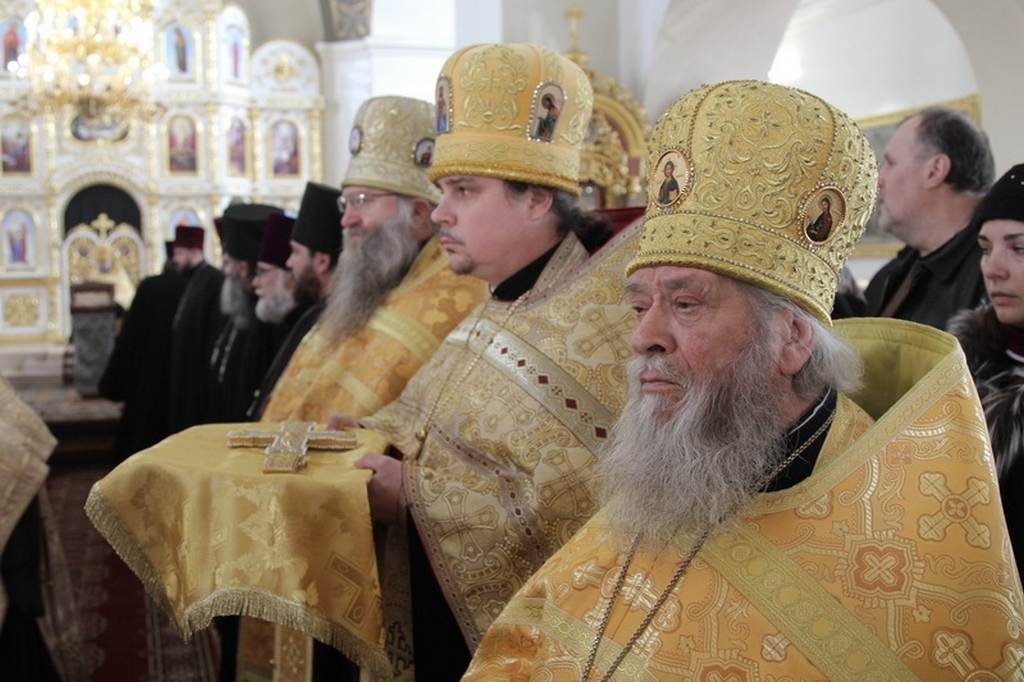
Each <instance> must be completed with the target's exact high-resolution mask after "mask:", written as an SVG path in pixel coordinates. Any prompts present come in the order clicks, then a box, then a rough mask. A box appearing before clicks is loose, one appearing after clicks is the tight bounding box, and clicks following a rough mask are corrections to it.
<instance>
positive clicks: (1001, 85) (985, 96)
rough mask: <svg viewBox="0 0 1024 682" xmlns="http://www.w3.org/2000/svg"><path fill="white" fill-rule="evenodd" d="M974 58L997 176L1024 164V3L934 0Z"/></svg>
mask: <svg viewBox="0 0 1024 682" xmlns="http://www.w3.org/2000/svg"><path fill="white" fill-rule="evenodd" d="M935 4H936V5H937V6H938V7H939V9H940V10H942V12H943V14H945V16H946V18H947V19H948V20H949V21H950V22H951V23H952V24H953V27H954V28H955V29H956V31H957V33H958V35H959V37H960V39H961V40H962V41H963V44H964V46H965V48H966V50H967V54H968V56H969V57H970V61H971V66H972V68H973V71H974V75H975V78H976V81H977V85H978V96H979V98H980V100H981V117H982V125H983V126H984V128H985V131H986V132H987V133H988V136H989V139H990V140H991V142H992V151H993V153H994V154H995V157H996V172H997V173H1004V172H1006V171H1007V170H1008V169H1009V168H1010V166H1012V165H1014V164H1016V163H1021V162H1022V161H1024V135H1022V134H1021V124H1020V121H1021V116H1022V112H1024V88H1021V64H1024V0H985V1H984V2H963V0H935Z"/></svg>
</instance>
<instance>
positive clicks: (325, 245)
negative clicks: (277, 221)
mask: <svg viewBox="0 0 1024 682" xmlns="http://www.w3.org/2000/svg"><path fill="white" fill-rule="evenodd" d="M340 196H341V190H338V189H335V188H334V187H328V186H327V185H321V184H320V183H318V182H307V183H306V191H305V192H303V194H302V205H301V206H299V215H298V217H297V218H296V219H295V228H294V229H293V230H292V241H296V242H298V243H300V244H302V245H303V246H305V247H306V248H307V249H309V250H310V251H323V252H324V253H328V254H330V255H331V257H334V256H335V255H336V254H337V253H338V252H339V251H340V250H341V211H340V210H338V197H340Z"/></svg>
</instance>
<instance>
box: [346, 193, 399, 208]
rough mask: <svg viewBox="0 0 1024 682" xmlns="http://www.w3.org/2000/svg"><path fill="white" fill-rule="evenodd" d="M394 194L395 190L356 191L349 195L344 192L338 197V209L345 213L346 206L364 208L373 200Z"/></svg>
mask: <svg viewBox="0 0 1024 682" xmlns="http://www.w3.org/2000/svg"><path fill="white" fill-rule="evenodd" d="M393 196H395V193H394V192H372V193H371V192H356V193H355V194H351V195H349V196H345V195H344V194H342V195H341V196H340V197H338V210H339V211H341V212H342V213H344V212H345V209H346V208H362V207H363V206H366V205H367V204H368V203H370V202H371V201H375V200H377V199H380V198H381V197H393Z"/></svg>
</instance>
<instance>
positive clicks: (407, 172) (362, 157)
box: [341, 96, 441, 204]
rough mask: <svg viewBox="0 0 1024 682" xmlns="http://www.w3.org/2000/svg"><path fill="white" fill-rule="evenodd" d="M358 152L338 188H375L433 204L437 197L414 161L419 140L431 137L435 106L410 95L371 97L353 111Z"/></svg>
mask: <svg viewBox="0 0 1024 682" xmlns="http://www.w3.org/2000/svg"><path fill="white" fill-rule="evenodd" d="M353 129H359V131H360V133H359V134H358V138H357V139H358V141H359V149H358V153H357V154H354V155H353V156H352V159H351V160H350V161H349V164H348V168H347V169H346V171H345V179H344V180H343V181H342V183H341V184H342V186H351V185H358V186H363V187H376V188H378V189H383V190H386V191H389V192H398V193H399V194H404V195H407V196H412V197H421V198H423V199H426V200H427V201H429V202H431V203H434V204H436V203H437V202H438V200H440V198H441V193H440V191H439V190H438V189H437V186H436V185H434V183H432V182H430V180H428V179H427V172H426V169H425V168H424V167H423V166H422V165H420V164H418V163H416V161H417V159H416V157H415V152H416V149H417V147H418V146H419V144H420V142H421V141H423V140H425V139H426V140H433V139H434V107H432V106H431V105H430V103H428V102H424V101H423V100H418V99H411V98H409V97H393V96H387V97H373V98H371V99H368V100H366V101H365V102H363V104H362V105H361V106H360V107H359V111H357V112H356V118H355V121H354V122H353Z"/></svg>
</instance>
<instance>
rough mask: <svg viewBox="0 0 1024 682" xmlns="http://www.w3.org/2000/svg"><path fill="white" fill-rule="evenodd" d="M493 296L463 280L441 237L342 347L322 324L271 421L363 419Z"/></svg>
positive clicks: (274, 402)
mask: <svg viewBox="0 0 1024 682" xmlns="http://www.w3.org/2000/svg"><path fill="white" fill-rule="evenodd" d="M486 295H487V287H486V286H485V285H484V283H483V282H482V281H480V280H478V279H474V278H472V277H464V276H460V275H456V274H455V273H454V272H452V270H451V268H450V267H448V258H447V257H446V255H445V253H444V250H442V249H441V247H440V245H439V243H438V241H437V239H436V238H434V239H431V240H429V241H428V242H427V243H426V244H425V245H424V246H423V248H422V249H421V250H420V253H419V255H417V257H416V260H415V261H413V264H412V266H411V267H410V268H409V272H408V273H407V274H406V276H405V278H404V279H403V280H402V283H401V284H399V285H398V286H397V287H396V288H395V289H394V290H392V291H391V292H390V293H389V294H388V296H387V298H385V299H384V301H383V302H382V303H381V305H380V306H379V307H378V308H377V310H376V311H374V313H373V316H372V317H371V318H370V320H369V321H368V322H367V323H366V326H365V327H363V329H361V330H359V331H358V332H356V333H355V334H352V335H351V336H349V337H348V338H346V339H344V340H342V341H341V342H339V343H337V344H335V342H334V341H333V340H331V338H330V335H329V334H328V333H327V330H325V329H324V328H323V326H322V325H321V324H317V325H315V326H314V327H313V328H312V329H311V330H310V331H309V333H307V334H306V336H305V338H303V339H302V342H301V343H300V344H299V347H298V348H297V349H296V350H295V354H294V355H293V356H292V359H291V361H290V362H289V363H288V367H287V369H285V371H284V374H283V375H281V378H280V379H279V380H278V382H277V385H276V386H275V387H274V390H273V392H272V393H271V394H270V400H269V402H268V403H267V409H266V411H265V412H264V414H263V421H266V422H278V421H315V422H319V423H324V422H325V421H327V420H328V419H329V418H330V417H331V416H333V415H335V414H345V415H349V416H352V417H362V416H365V415H368V414H372V413H373V412H374V411H376V410H378V409H380V408H381V407H383V406H384V405H387V404H388V403H389V402H391V401H392V400H394V399H395V398H397V397H398V394H399V393H401V392H402V388H403V387H404V386H405V382H407V381H408V380H409V378H410V377H411V376H412V375H413V374H415V373H416V370H418V369H419V368H420V365H422V364H423V363H424V362H426V360H427V358H429V357H430V356H431V355H432V354H433V352H434V351H435V350H436V349H437V347H438V346H439V345H440V344H441V341H442V340H443V339H444V337H445V336H446V335H447V334H448V332H449V331H451V330H452V328H453V327H454V326H455V325H456V324H458V323H459V321H460V320H462V318H463V317H465V316H466V314H467V313H468V312H469V311H470V310H472V309H473V308H474V307H475V306H476V305H477V304H478V303H479V302H480V301H481V300H483V298H484V297H485V296H486Z"/></svg>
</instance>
